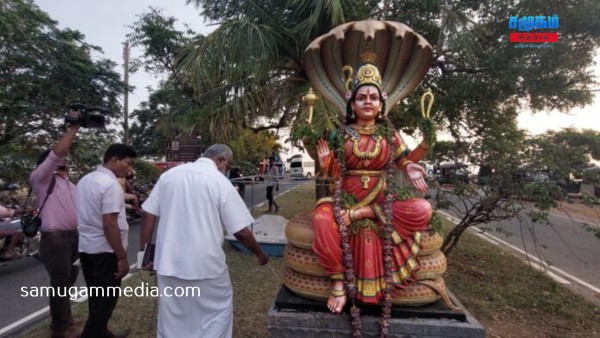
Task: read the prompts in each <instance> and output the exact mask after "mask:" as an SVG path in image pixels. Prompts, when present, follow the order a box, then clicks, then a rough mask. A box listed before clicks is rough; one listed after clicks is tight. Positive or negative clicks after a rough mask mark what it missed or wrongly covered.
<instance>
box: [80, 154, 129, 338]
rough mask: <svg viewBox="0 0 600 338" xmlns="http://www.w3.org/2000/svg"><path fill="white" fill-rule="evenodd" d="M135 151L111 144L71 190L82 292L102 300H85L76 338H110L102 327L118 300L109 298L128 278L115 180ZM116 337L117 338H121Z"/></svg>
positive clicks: (124, 234) (122, 202)
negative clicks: (73, 191) (100, 291)
mask: <svg viewBox="0 0 600 338" xmlns="http://www.w3.org/2000/svg"><path fill="white" fill-rule="evenodd" d="M136 156H137V154H136V152H135V150H133V148H131V147H130V146H127V145H125V144H113V145H111V146H110V147H108V149H107V150H106V152H105V153H104V160H103V164H102V165H101V166H99V167H98V168H97V169H96V170H95V171H93V172H91V173H89V174H87V175H85V176H84V177H83V178H82V179H81V180H80V181H79V183H78V184H77V222H78V224H79V257H80V259H81V268H82V270H83V276H84V277H85V283H86V284H87V287H88V288H91V287H95V289H98V287H99V288H102V289H103V291H104V294H103V295H101V296H99V295H98V294H93V293H90V294H89V299H88V309H89V316H88V319H87V322H86V323H85V327H84V329H83V333H82V334H81V337H82V338H90V337H98V338H104V337H114V336H119V335H114V334H112V333H111V332H110V331H109V330H108V326H107V325H108V321H109V320H110V317H111V316H112V313H113V310H114V308H115V307H116V305H117V301H118V299H119V295H118V294H114V293H113V292H111V289H112V290H114V288H115V287H117V288H118V287H120V286H121V279H122V278H123V277H125V276H126V275H127V273H128V272H129V261H128V260H127V251H126V250H127V238H128V231H129V225H128V224H127V220H126V216H125V196H124V192H123V188H121V185H120V184H119V182H117V178H118V177H126V176H127V173H128V172H129V171H130V170H131V169H132V166H133V159H134V158H135V157H136ZM126 335H127V333H122V335H121V336H126Z"/></svg>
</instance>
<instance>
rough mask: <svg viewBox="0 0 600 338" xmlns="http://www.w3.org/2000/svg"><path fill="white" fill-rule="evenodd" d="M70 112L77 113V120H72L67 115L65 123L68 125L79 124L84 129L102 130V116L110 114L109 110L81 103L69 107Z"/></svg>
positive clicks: (103, 122)
mask: <svg viewBox="0 0 600 338" xmlns="http://www.w3.org/2000/svg"><path fill="white" fill-rule="evenodd" d="M69 109H70V110H71V111H77V112H79V115H80V116H79V119H75V118H73V117H72V116H71V115H69V114H67V115H66V116H65V122H66V123H68V124H79V125H80V126H82V127H84V128H104V125H105V121H104V115H106V114H110V109H108V108H106V107H92V106H87V105H85V104H81V103H73V104H71V105H69Z"/></svg>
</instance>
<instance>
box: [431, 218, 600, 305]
mask: <svg viewBox="0 0 600 338" xmlns="http://www.w3.org/2000/svg"><path fill="white" fill-rule="evenodd" d="M438 213H440V214H442V215H444V216H445V217H447V218H448V219H449V220H450V221H452V222H454V223H456V222H457V221H458V219H457V218H455V217H454V216H452V215H450V214H448V213H445V212H443V211H439V210H438ZM470 229H471V231H475V233H480V234H483V235H484V236H489V237H490V240H492V241H496V242H498V243H499V244H502V245H504V246H507V247H509V248H511V249H513V250H515V251H517V252H519V253H521V254H523V255H525V256H526V257H528V258H529V259H532V260H534V261H535V262H537V263H538V264H540V265H541V266H543V267H544V270H542V271H545V273H547V274H548V276H549V277H551V278H553V279H554V277H553V276H555V277H557V278H559V279H561V280H564V279H562V278H561V277H559V276H557V275H556V274H554V273H551V272H550V271H547V270H548V269H550V270H553V271H554V272H556V273H558V274H560V275H562V276H564V277H566V278H567V279H569V280H571V281H573V282H576V283H577V284H579V285H581V286H584V287H586V288H588V289H590V290H592V291H594V292H596V293H597V294H600V289H599V288H597V287H595V286H593V285H591V284H590V283H588V282H586V281H583V280H581V279H579V278H577V277H575V276H573V275H571V274H569V273H567V272H565V271H563V270H561V269H559V268H557V267H554V266H550V265H548V264H547V263H546V262H544V261H542V260H540V259H539V258H537V257H535V256H533V255H531V254H529V253H527V252H525V251H523V250H521V249H519V248H517V247H516V246H514V245H512V244H510V243H508V242H505V241H503V240H501V239H500V238H498V237H495V236H493V235H490V234H488V233H486V232H484V231H482V230H479V229H472V228H470ZM540 268H541V267H540ZM555 280H556V281H557V282H559V283H562V282H561V281H559V280H557V279H555Z"/></svg>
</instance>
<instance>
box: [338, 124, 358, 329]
mask: <svg viewBox="0 0 600 338" xmlns="http://www.w3.org/2000/svg"><path fill="white" fill-rule="evenodd" d="M345 133H346V130H345V128H344V127H340V128H339V130H338V135H337V136H338V138H341V140H343V139H344V136H345ZM336 150H337V152H338V154H337V158H338V160H339V163H340V164H339V165H340V168H341V175H340V178H339V179H338V180H337V181H336V182H335V192H334V195H333V198H334V204H333V214H334V215H335V221H336V222H337V224H338V225H339V230H340V235H341V237H342V250H343V255H344V256H343V259H344V267H345V268H346V273H345V274H344V281H345V284H346V290H347V295H348V298H350V300H351V301H352V308H351V309H350V318H351V323H352V330H353V336H354V337H362V322H361V319H360V309H359V308H358V307H357V306H356V304H355V300H356V292H357V291H356V284H355V277H354V259H353V255H352V248H351V247H350V234H349V231H348V227H347V226H345V225H344V224H343V223H342V177H344V176H345V175H346V165H345V164H346V163H345V154H344V147H343V141H342V142H341V144H339V146H338V147H337V148H336Z"/></svg>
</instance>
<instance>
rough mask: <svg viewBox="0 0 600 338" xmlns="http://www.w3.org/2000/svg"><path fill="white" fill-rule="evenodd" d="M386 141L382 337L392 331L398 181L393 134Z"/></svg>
mask: <svg viewBox="0 0 600 338" xmlns="http://www.w3.org/2000/svg"><path fill="white" fill-rule="evenodd" d="M388 123H389V122H388ZM386 136H387V137H386V140H387V143H388V147H389V149H390V157H389V159H388V165H387V188H386V191H385V194H386V196H385V205H384V207H383V212H384V213H385V218H386V221H385V223H384V225H383V232H384V234H385V236H384V240H383V263H384V268H385V272H384V280H385V289H384V290H383V308H382V309H381V321H380V322H379V326H380V327H381V331H380V337H382V338H385V337H387V335H388V333H389V330H390V323H389V319H390V318H391V316H392V297H393V296H394V277H393V275H392V270H393V268H394V263H393V258H392V257H393V248H394V247H393V240H392V233H393V232H394V227H393V226H392V220H393V217H394V213H393V209H392V205H393V202H394V200H395V196H394V194H393V191H394V190H395V189H394V188H395V186H396V180H395V178H394V171H395V161H394V160H395V159H394V156H393V154H394V153H395V151H396V149H395V145H394V139H393V134H392V135H391V136H390V135H389V134H388V135H386Z"/></svg>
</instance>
